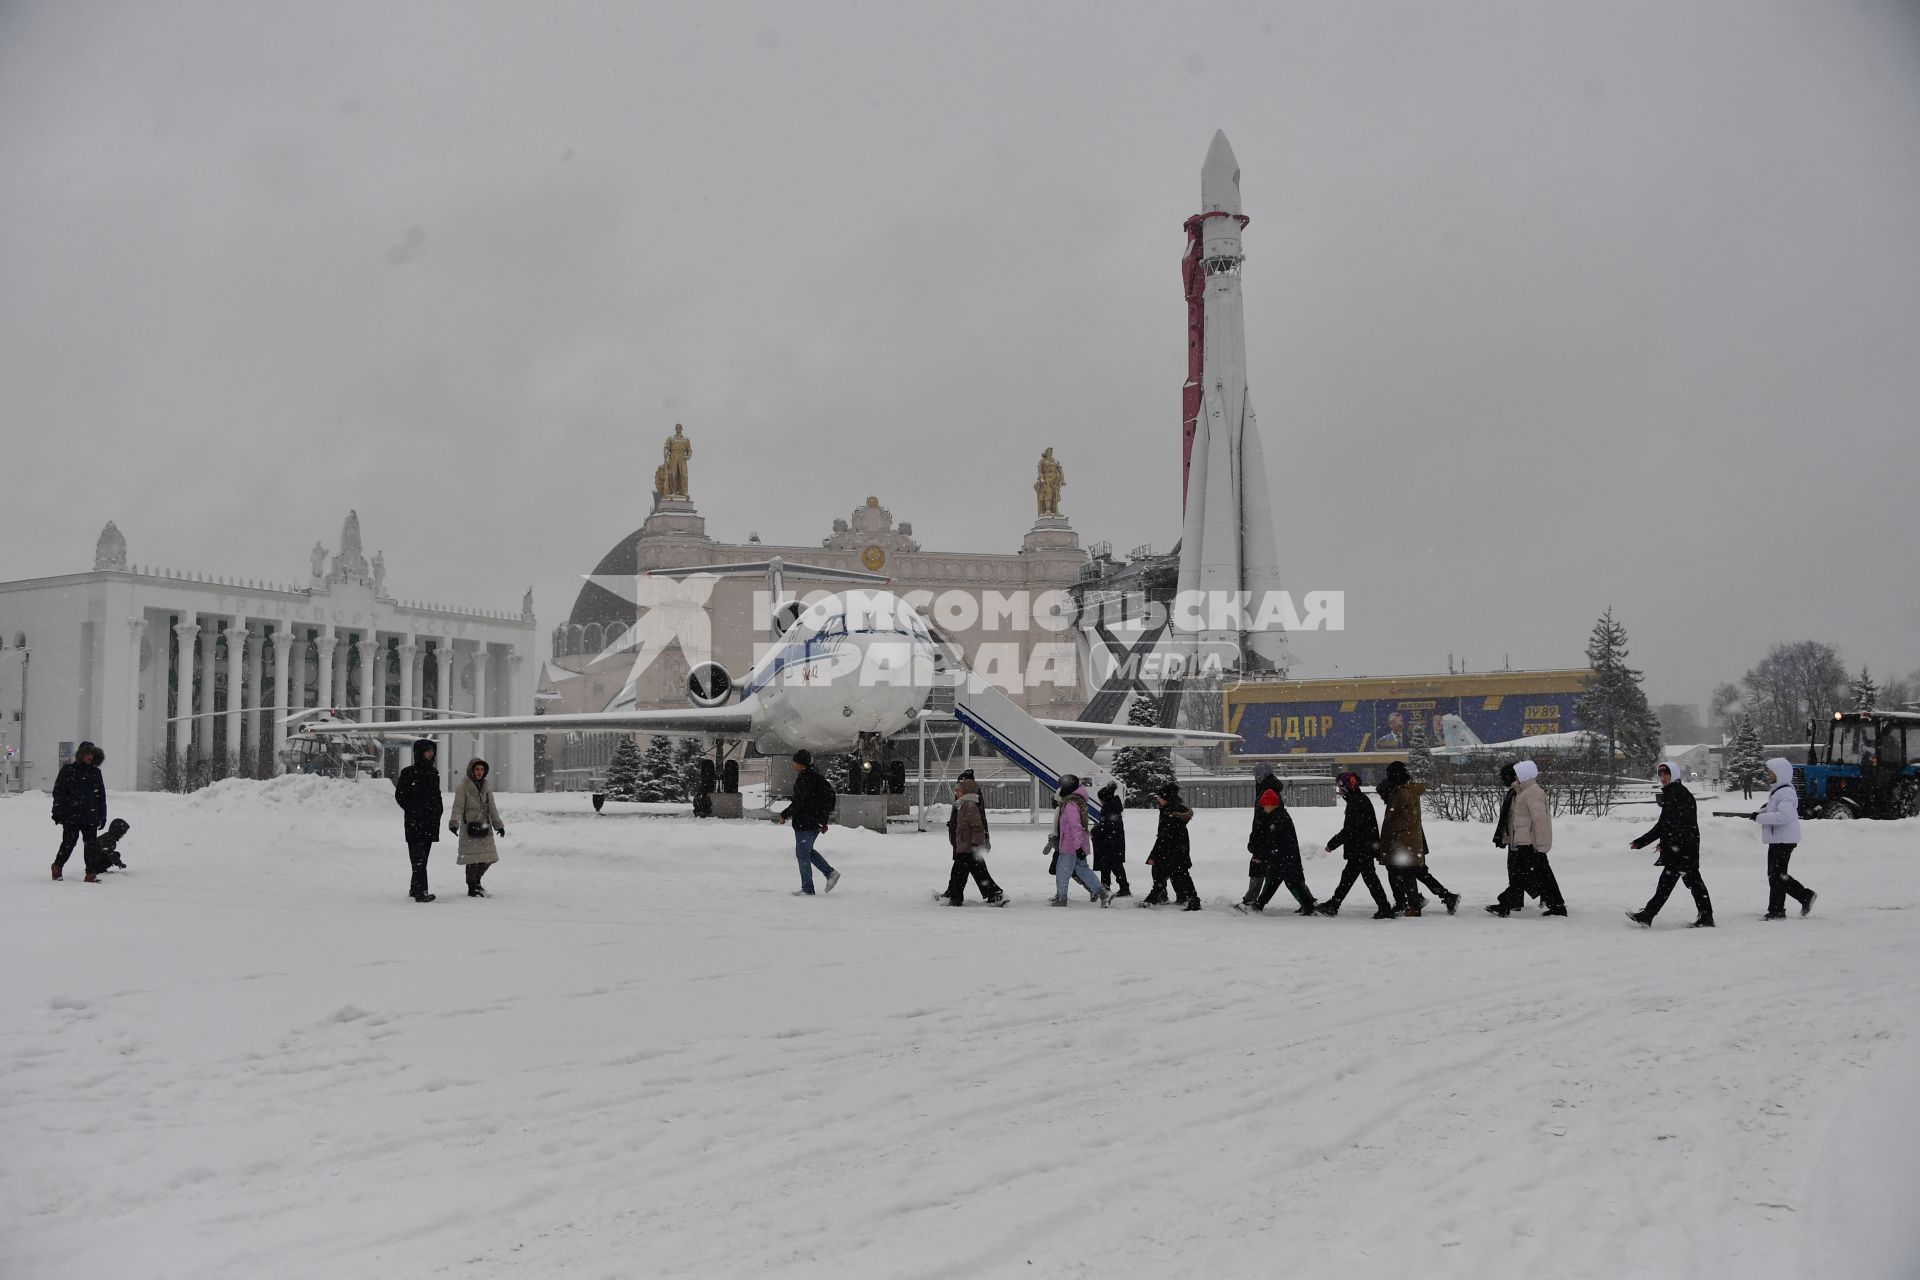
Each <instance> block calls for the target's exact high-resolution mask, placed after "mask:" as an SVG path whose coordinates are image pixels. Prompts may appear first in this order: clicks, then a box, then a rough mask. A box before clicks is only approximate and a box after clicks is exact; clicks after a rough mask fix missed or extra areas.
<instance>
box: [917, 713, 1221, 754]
mask: <svg viewBox="0 0 1920 1280" xmlns="http://www.w3.org/2000/svg"><path fill="white" fill-rule="evenodd" d="M920 718H921V719H923V720H931V721H933V722H934V723H936V724H938V723H949V724H950V723H952V722H953V720H954V718H955V717H954V715H953V713H952V712H950V711H923V712H921V713H920ZM1034 723H1035V724H1038V725H1039V726H1041V727H1042V728H1044V729H1049V730H1051V731H1052V732H1053V733H1055V734H1057V735H1058V736H1060V737H1062V738H1095V739H1098V740H1100V741H1103V742H1149V743H1158V744H1159V745H1161V746H1167V747H1182V746H1186V747H1200V746H1211V745H1214V744H1216V743H1221V742H1238V741H1240V735H1239V734H1237V733H1214V732H1211V731H1209V730H1205V729H1160V728H1156V727H1153V726H1150V725H1140V724H1107V723H1105V722H1103V721H1099V720H1035V721H1034Z"/></svg>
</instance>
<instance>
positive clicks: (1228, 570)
mask: <svg viewBox="0 0 1920 1280" xmlns="http://www.w3.org/2000/svg"><path fill="white" fill-rule="evenodd" d="M1186 225H1187V253H1186V257H1185V258H1184V259H1183V260H1182V264H1181V265H1182V273H1183V275H1184V277H1185V281H1186V293H1187V383H1186V388H1185V392H1184V397H1183V399H1184V404H1183V406H1182V408H1183V411H1184V412H1183V416H1184V419H1185V421H1184V425H1183V436H1184V439H1183V454H1184V457H1183V463H1184V474H1183V476H1182V482H1183V483H1184V485H1185V497H1186V508H1185V510H1186V518H1185V525H1184V529H1183V532H1182V535H1181V541H1180V578H1179V588H1178V589H1179V590H1180V591H1181V592H1182V593H1183V594H1184V593H1188V592H1200V593H1203V594H1202V596H1201V597H1200V598H1201V599H1202V600H1203V601H1204V602H1205V605H1206V613H1205V614H1203V622H1204V625H1203V627H1202V629H1201V630H1200V631H1198V632H1194V633H1189V634H1188V635H1187V636H1186V637H1185V639H1187V640H1188V641H1189V642H1190V643H1191V644H1192V646H1193V647H1194V649H1195V650H1196V651H1197V653H1198V654H1199V655H1201V656H1202V658H1203V659H1204V658H1205V657H1206V656H1207V655H1223V656H1225V657H1226V659H1227V661H1228V663H1229V664H1230V665H1233V666H1235V667H1236V668H1237V669H1239V670H1243V671H1245V670H1262V669H1268V668H1271V667H1274V666H1284V665H1285V663H1286V633H1285V632H1284V631H1280V630H1277V629H1273V630H1262V631H1252V630H1243V629H1242V627H1241V626H1239V625H1233V621H1234V620H1233V619H1230V618H1227V617H1224V616H1221V614H1222V612H1223V611H1222V608H1221V606H1220V605H1219V604H1218V603H1216V602H1220V601H1231V600H1232V599H1233V597H1234V595H1235V593H1241V595H1240V598H1241V599H1243V600H1244V601H1246V610H1247V616H1248V617H1249V618H1250V617H1251V616H1252V615H1253V614H1254V613H1256V612H1257V611H1258V609H1259V607H1260V602H1261V601H1262V600H1263V599H1264V598H1265V597H1266V596H1267V593H1269V592H1277V591H1279V590H1280V564H1279V548H1278V544H1277V543H1276V542H1275V541H1274V536H1273V512H1272V495H1271V494H1270V493H1269V491H1268V488H1267V467H1266V461H1265V459H1264V457H1263V455H1262V453H1261V450H1260V428H1259V426H1258V424H1256V423H1255V421H1254V417H1253V399H1252V397H1251V396H1249V395H1248V393H1247V330H1246V318H1245V315H1244V312H1243V310H1242V306H1241V300H1240V264H1241V262H1242V261H1243V258H1244V255H1243V254H1242V253H1241V250H1240V232H1241V229H1242V228H1244V227H1245V226H1246V225H1247V218H1246V215H1245V214H1243V213H1241V212H1240V162H1239V161H1238V160H1235V159H1234V158H1233V148H1232V147H1231V146H1229V145H1228V143H1227V135H1226V134H1224V133H1215V134H1214V135H1213V145H1212V146H1210V147H1208V148H1207V160H1206V164H1205V165H1204V166H1202V168H1201V170H1200V212H1199V213H1197V214H1195V215H1194V216H1193V217H1191V218H1189V219H1187V224H1186ZM1185 598H1186V599H1188V600H1192V599H1194V598H1195V597H1194V596H1191V595H1187V596H1186V597H1185ZM1235 654H1237V655H1238V661H1237V663H1236V662H1234V660H1233V655H1235Z"/></svg>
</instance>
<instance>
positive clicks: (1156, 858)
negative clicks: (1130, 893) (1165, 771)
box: [1140, 782, 1200, 911]
mask: <svg viewBox="0 0 1920 1280" xmlns="http://www.w3.org/2000/svg"><path fill="white" fill-rule="evenodd" d="M1153 802H1154V803H1155V804H1157V805H1159V806H1160V824H1159V826H1158V828H1157V829H1156V830H1155V831H1154V835H1153V852H1151V853H1149V854H1148V855H1147V863H1148V865H1149V866H1151V867H1152V868H1153V890H1152V892H1150V893H1148V894H1147V896H1146V897H1144V898H1142V899H1140V905H1141V906H1143V907H1157V906H1160V905H1161V904H1162V903H1164V902H1166V900H1167V886H1168V884H1169V883H1171V884H1172V886H1173V893H1174V901H1175V902H1176V903H1179V904H1182V905H1184V906H1185V907H1186V909H1187V910H1189V911H1198V910H1200V894H1199V891H1198V890H1196V889H1195V888H1194V887H1193V845H1192V842H1191V841H1190V839H1189V838H1188V836H1187V824H1188V823H1189V822H1192V821H1193V810H1192V809H1191V808H1189V807H1188V805H1187V802H1186V800H1185V799H1183V798H1182V797H1181V795H1180V786H1179V784H1178V783H1174V782H1169V783H1168V784H1167V785H1166V786H1164V787H1161V788H1160V790H1159V792H1158V793H1157V794H1156V795H1155V796H1154V798H1153Z"/></svg>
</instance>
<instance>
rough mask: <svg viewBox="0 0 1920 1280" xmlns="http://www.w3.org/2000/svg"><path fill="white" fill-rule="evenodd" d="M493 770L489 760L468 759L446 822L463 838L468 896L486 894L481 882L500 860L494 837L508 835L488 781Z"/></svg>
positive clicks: (462, 860) (481, 896)
mask: <svg viewBox="0 0 1920 1280" xmlns="http://www.w3.org/2000/svg"><path fill="white" fill-rule="evenodd" d="M490 772H491V769H490V767H489V766H488V764H487V762H486V761H485V760H482V759H480V758H479V757H478V756H475V757H474V758H473V759H471V760H469V761H467V771H466V772H465V773H464V774H462V775H461V777H460V785H459V786H458V787H457V788H455V789H454V793H453V812H452V814H451V815H449V821H448V823H447V827H448V829H449V830H450V831H452V832H453V833H454V834H455V835H457V836H459V837H460V857H459V858H458V859H457V861H458V862H459V864H460V865H461V866H463V867H465V868H466V869H467V896H468V897H469V898H484V897H486V896H487V891H486V890H485V889H483V888H481V887H480V881H481V880H482V879H483V878H485V876H486V874H487V868H489V867H491V866H492V865H493V864H494V863H496V862H498V861H500V850H499V849H498V848H497V847H496V846H495V845H494V843H493V838H494V837H495V836H497V835H499V836H504V835H506V834H507V828H506V824H505V823H503V822H501V821H500V810H499V809H497V808H495V807H494V803H493V784H492V783H491V782H489V781H487V776H488V774H489V773H490Z"/></svg>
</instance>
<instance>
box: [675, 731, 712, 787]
mask: <svg viewBox="0 0 1920 1280" xmlns="http://www.w3.org/2000/svg"><path fill="white" fill-rule="evenodd" d="M706 754H707V753H706V749H705V746H704V744H702V743H701V741H700V739H698V738H681V739H680V740H678V741H677V742H675V743H674V747H673V763H674V766H675V769H676V776H677V777H678V778H679V780H680V796H679V799H682V800H691V799H693V797H694V794H695V793H696V792H697V791H698V790H699V787H700V761H701V760H702V759H704V758H705V757H706Z"/></svg>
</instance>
